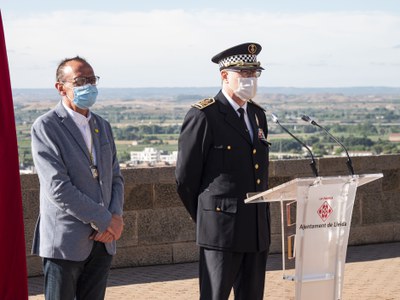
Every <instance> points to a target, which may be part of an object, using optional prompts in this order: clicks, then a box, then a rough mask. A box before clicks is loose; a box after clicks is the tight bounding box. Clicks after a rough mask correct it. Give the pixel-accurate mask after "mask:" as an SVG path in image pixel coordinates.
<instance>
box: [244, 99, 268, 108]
mask: <svg viewBox="0 0 400 300" xmlns="http://www.w3.org/2000/svg"><path fill="white" fill-rule="evenodd" d="M248 102H249V103H251V104H254V105H255V106H257V107H258V108H260V109H262V110H263V111H266V110H265V108H263V107H262V106H261V105H260V104H257V103H255V102H254V101H253V100H251V99H250V100H249V101H248Z"/></svg>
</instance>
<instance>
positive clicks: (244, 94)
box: [233, 77, 257, 101]
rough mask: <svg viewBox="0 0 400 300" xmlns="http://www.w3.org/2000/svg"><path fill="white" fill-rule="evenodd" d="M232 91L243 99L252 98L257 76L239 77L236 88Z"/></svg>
mask: <svg viewBox="0 0 400 300" xmlns="http://www.w3.org/2000/svg"><path fill="white" fill-rule="evenodd" d="M233 92H234V93H235V95H236V96H238V97H239V98H240V99H242V100H243V101H248V100H250V99H253V98H254V97H255V95H256V93H257V78H256V77H239V78H238V88H237V89H236V90H235V91H233Z"/></svg>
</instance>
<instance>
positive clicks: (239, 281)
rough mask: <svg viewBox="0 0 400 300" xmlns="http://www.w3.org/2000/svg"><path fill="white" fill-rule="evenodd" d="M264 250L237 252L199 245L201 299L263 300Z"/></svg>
mask: <svg viewBox="0 0 400 300" xmlns="http://www.w3.org/2000/svg"><path fill="white" fill-rule="evenodd" d="M266 263H267V251H263V252H255V253H239V252H227V251H218V250H210V249H207V248H203V247H200V262H199V269H200V270H199V271H200V273H199V279H200V299H201V300H226V299H228V297H229V294H230V292H231V290H232V287H233V291H234V294H235V300H262V299H263V295H264V282H265V267H266Z"/></svg>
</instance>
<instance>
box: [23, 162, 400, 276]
mask: <svg viewBox="0 0 400 300" xmlns="http://www.w3.org/2000/svg"><path fill="white" fill-rule="evenodd" d="M309 162H310V161H309V160H306V159H301V160H280V161H271V162H270V167H269V183H270V187H271V188H272V187H274V186H277V185H280V184H282V183H284V182H287V181H289V180H291V179H294V178H298V177H309V176H312V172H311V169H310V167H309ZM345 162H346V159H345V158H339V157H336V158H320V159H317V168H318V170H319V175H320V176H336V175H348V171H347V168H346V164H345ZM353 166H354V170H355V171H356V173H357V174H367V173H383V175H384V177H383V178H382V179H379V180H377V181H375V182H372V183H370V184H367V185H364V186H361V187H360V188H359V189H358V190H357V195H356V201H355V206H354V210H353V217H352V222H351V230H350V238H349V245H362V244H372V243H382V242H394V241H400V155H382V156H368V157H354V158H353ZM174 171H175V168H174V167H160V168H140V169H139V168H137V169H136V168H134V169H124V170H122V172H123V175H124V178H125V205H124V221H125V230H124V233H123V235H122V238H121V239H120V240H119V241H118V249H117V255H116V256H115V258H114V260H113V267H114V268H117V267H131V266H143V265H156V264H171V263H182V262H191V261H196V260H197V259H198V249H197V246H196V243H195V225H194V223H193V222H192V221H191V219H190V218H189V215H188V213H187V212H186V210H185V209H184V207H183V205H182V203H181V202H180V200H179V198H178V195H177V193H176V187H175V178H174ZM21 185H22V201H23V209H24V224H25V240H26V249H27V263H28V274H29V276H36V275H40V274H42V267H41V259H40V258H39V257H36V256H32V255H30V249H31V246H32V237H33V230H34V226H35V223H36V219H37V216H38V211H39V180H38V177H37V175H21ZM271 216H272V226H271V231H272V244H271V249H270V250H271V253H279V252H281V237H280V232H281V231H280V207H279V204H278V203H273V204H272V205H271Z"/></svg>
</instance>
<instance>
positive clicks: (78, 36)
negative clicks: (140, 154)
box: [0, 0, 400, 88]
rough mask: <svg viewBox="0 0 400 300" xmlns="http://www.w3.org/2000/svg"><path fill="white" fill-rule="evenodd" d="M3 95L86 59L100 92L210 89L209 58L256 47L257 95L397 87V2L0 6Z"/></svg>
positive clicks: (123, 0)
mask: <svg viewBox="0 0 400 300" xmlns="http://www.w3.org/2000/svg"><path fill="white" fill-rule="evenodd" d="M0 10H1V14H2V19H3V25H4V31H5V37H6V46H7V54H8V61H9V67H10V75H11V83H12V87H13V88H53V87H54V81H55V70H56V68H57V65H58V63H59V62H60V61H61V60H62V59H64V58H67V57H73V56H75V55H79V56H82V57H84V58H86V59H87V60H88V61H89V63H90V64H91V65H92V66H93V68H94V71H95V73H96V75H98V76H100V86H101V87H109V88H115V87H120V88H122V87H125V88H126V87H128V88H129V87H133V88H135V87H210V86H219V85H220V76H219V71H218V66H217V65H216V64H213V63H212V62H211V57H212V56H214V55H215V54H217V53H219V52H220V51H222V50H224V49H226V48H229V47H231V46H234V45H237V44H241V43H244V42H257V43H259V44H261V45H262V48H263V49H262V51H261V53H260V54H259V55H258V60H259V61H261V64H262V66H263V67H264V68H265V71H264V72H263V74H262V76H261V77H260V78H259V85H260V86H265V87H268V86H270V87H299V88H301V87H354V86H358V87H361V86H387V87H399V86H400V1H398V0H379V1H378V0H351V1H349V0H279V1H277V0H245V1H244V0H241V1H236V0H232V1H226V0H219V1H215V0H210V1H209V0H185V1H174V0H169V1H166V0H155V1H151V0H147V1H133V0H116V1H103V0H97V1H94V0H92V1H90V0H89V1H81V0H79V1H77V0H70V1H67V2H65V1H56V0H48V1H41V0H35V1H32V0H0Z"/></svg>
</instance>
